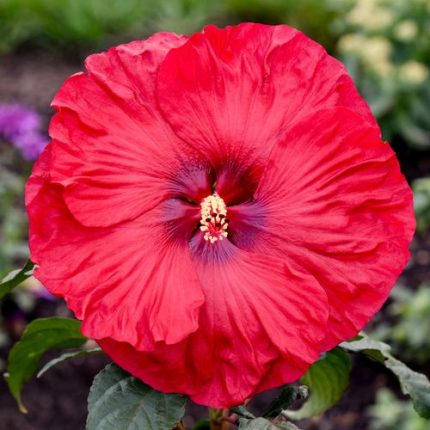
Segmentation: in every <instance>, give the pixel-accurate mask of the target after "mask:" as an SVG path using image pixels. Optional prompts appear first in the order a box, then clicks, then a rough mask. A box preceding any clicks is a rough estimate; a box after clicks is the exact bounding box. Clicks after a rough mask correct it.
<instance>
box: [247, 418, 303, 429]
mask: <svg viewBox="0 0 430 430" xmlns="http://www.w3.org/2000/svg"><path fill="white" fill-rule="evenodd" d="M279 429H284V430H299V428H298V427H297V426H295V425H294V424H293V423H290V422H287V421H282V422H271V421H269V420H266V419H265V418H255V419H253V420H249V419H246V418H240V419H239V430H279Z"/></svg>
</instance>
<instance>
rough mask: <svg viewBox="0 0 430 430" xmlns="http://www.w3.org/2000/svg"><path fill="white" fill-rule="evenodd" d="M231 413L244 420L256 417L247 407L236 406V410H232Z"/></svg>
mask: <svg viewBox="0 0 430 430" xmlns="http://www.w3.org/2000/svg"><path fill="white" fill-rule="evenodd" d="M230 412H231V413H232V414H237V415H239V416H240V417H243V418H250V419H254V418H255V415H254V414H252V413H251V412H249V411H248V409H247V408H246V406H245V405H241V406H235V407H234V408H231V409H230Z"/></svg>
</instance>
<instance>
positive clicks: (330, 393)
mask: <svg viewBox="0 0 430 430" xmlns="http://www.w3.org/2000/svg"><path fill="white" fill-rule="evenodd" d="M350 370H351V359H350V358H349V355H348V354H347V353H346V352H344V351H343V350H342V349H340V348H335V349H333V350H332V351H329V352H327V353H325V354H324V357H322V358H321V359H320V360H319V361H317V362H316V363H314V364H313V365H312V366H311V367H310V368H309V370H308V371H307V373H306V374H305V376H303V378H302V379H301V382H302V383H303V384H305V385H307V386H308V387H309V388H310V390H311V396H310V398H309V400H308V401H307V402H306V403H305V404H304V405H303V406H302V407H301V408H300V409H299V410H297V411H288V412H287V413H286V416H288V417H289V418H292V419H303V418H310V417H314V416H317V415H321V414H322V413H323V412H325V411H326V410H327V409H329V408H331V407H332V406H334V405H335V404H336V403H337V402H338V401H339V400H340V398H341V397H342V394H343V393H344V391H345V390H346V388H347V387H348V383H349V372H350Z"/></svg>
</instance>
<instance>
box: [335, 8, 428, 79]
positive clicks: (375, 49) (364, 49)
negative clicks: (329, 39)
mask: <svg viewBox="0 0 430 430" xmlns="http://www.w3.org/2000/svg"><path fill="white" fill-rule="evenodd" d="M346 1H347V0H344V2H346ZM343 22H344V27H345V28H344V31H346V33H345V34H344V35H343V36H341V37H340V39H339V42H338V46H337V48H338V51H339V53H340V55H341V56H343V57H354V58H356V59H358V60H359V61H360V62H361V63H362V65H363V67H364V68H365V69H367V70H368V71H369V72H370V73H373V74H374V75H376V76H377V77H379V78H380V79H389V80H391V81H396V82H398V83H399V84H404V85H412V86H418V85H421V84H423V83H424V82H425V81H426V80H427V78H428V76H429V68H428V65H426V64H425V63H424V62H422V61H421V59H419V58H415V57H416V56H417V55H416V54H417V53H416V52H415V51H416V46H415V45H417V44H421V45H422V41H423V40H424V43H427V49H428V50H430V40H429V39H430V38H429V37H428V36H427V37H426V36H425V35H426V34H427V35H428V34H429V33H430V1H429V0H396V1H393V0H352V7H351V9H350V10H349V12H348V13H346V14H345V16H344V20H343ZM425 39H427V40H425ZM399 46H400V47H401V51H402V52H406V54H403V55H402V56H398V55H397V56H396V55H395V54H396V53H397V50H398V49H399Z"/></svg>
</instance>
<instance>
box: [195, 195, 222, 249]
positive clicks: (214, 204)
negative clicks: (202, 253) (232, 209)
mask: <svg viewBox="0 0 430 430" xmlns="http://www.w3.org/2000/svg"><path fill="white" fill-rule="evenodd" d="M200 213H201V219H200V230H201V231H202V232H203V233H204V235H203V237H204V239H205V240H207V241H208V242H210V243H215V242H216V241H218V240H224V239H225V238H226V237H227V235H228V233H227V228H228V220H227V218H226V216H227V206H226V205H225V203H224V200H223V199H222V198H221V197H220V196H219V195H218V194H212V195H211V196H207V197H206V198H204V199H203V200H202V202H201V203H200Z"/></svg>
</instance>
